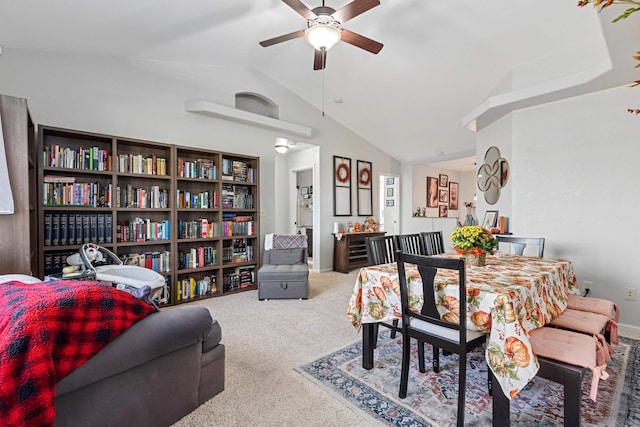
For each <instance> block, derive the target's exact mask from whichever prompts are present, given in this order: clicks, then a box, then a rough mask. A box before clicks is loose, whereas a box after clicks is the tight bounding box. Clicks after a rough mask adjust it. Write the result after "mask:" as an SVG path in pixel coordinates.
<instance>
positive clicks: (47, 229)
mask: <svg viewBox="0 0 640 427" xmlns="http://www.w3.org/2000/svg"><path fill="white" fill-rule="evenodd" d="M52 221H53V214H50V213H47V214H45V215H44V246H51V232H52V230H51V222H52Z"/></svg>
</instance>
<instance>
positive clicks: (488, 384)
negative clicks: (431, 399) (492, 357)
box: [487, 366, 493, 396]
mask: <svg viewBox="0 0 640 427" xmlns="http://www.w3.org/2000/svg"><path fill="white" fill-rule="evenodd" d="M492 376H493V374H492V373H491V368H490V367H489V366H487V391H488V392H489V396H493V381H492V380H491V377H492Z"/></svg>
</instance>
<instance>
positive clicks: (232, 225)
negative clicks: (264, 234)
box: [222, 215, 256, 237]
mask: <svg viewBox="0 0 640 427" xmlns="http://www.w3.org/2000/svg"><path fill="white" fill-rule="evenodd" d="M223 218H224V216H223ZM255 232H256V223H255V221H254V220H253V217H252V216H250V215H243V216H240V215H238V216H234V217H233V218H230V219H223V220H222V235H223V236H224V237H230V236H253V235H254V234H255Z"/></svg>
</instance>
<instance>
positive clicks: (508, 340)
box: [347, 252, 579, 399]
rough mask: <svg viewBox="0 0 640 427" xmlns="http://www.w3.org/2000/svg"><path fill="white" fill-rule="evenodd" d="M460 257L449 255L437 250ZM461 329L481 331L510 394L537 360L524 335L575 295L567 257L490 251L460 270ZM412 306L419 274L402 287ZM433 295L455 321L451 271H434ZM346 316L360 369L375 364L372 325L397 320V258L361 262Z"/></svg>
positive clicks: (416, 306) (412, 271)
mask: <svg viewBox="0 0 640 427" xmlns="http://www.w3.org/2000/svg"><path fill="white" fill-rule="evenodd" d="M438 256H444V257H460V256H461V255H458V254H456V253H446V254H440V255H438ZM405 269H406V270H407V271H406V272H407V277H413V278H416V277H419V274H418V273H417V268H416V266H415V265H413V264H405ZM466 279H467V283H466V295H467V296H466V300H467V301H466V309H467V329H470V330H476V331H481V332H485V333H487V334H488V340H487V345H486V351H485V356H486V360H487V365H488V366H489V368H490V369H491V370H492V371H493V373H494V375H495V378H497V380H498V383H499V384H500V386H501V388H502V391H503V392H504V394H505V396H506V397H508V398H509V399H511V398H512V397H514V396H515V395H517V394H518V392H519V391H520V390H521V389H522V388H523V387H524V386H525V385H526V384H527V383H528V382H529V381H530V380H531V379H532V378H533V377H534V376H535V375H536V372H537V371H538V369H539V365H538V362H537V359H536V356H535V354H534V352H533V351H532V349H531V344H530V342H529V338H528V336H529V332H530V331H532V330H533V329H535V328H539V327H542V326H544V325H545V324H547V323H549V322H550V321H551V320H552V319H553V318H555V317H556V316H558V315H559V314H560V313H562V312H563V311H564V310H565V309H566V307H567V302H568V295H569V294H578V293H579V289H578V283H577V280H576V275H575V273H574V270H573V266H572V264H571V261H569V260H567V259H561V258H537V257H528V256H517V255H511V254H506V253H500V252H496V253H495V254H494V255H487V258H486V265H485V266H481V267H475V266H470V265H467V267H466ZM408 291H409V292H408V293H409V298H408V299H409V305H410V309H411V310H416V311H420V309H421V308H422V304H423V295H422V292H423V291H422V283H421V281H420V279H418V280H411V281H410V284H409V289H408ZM435 293H436V295H435V297H436V302H437V308H438V312H439V313H440V315H441V318H442V319H445V320H447V321H452V322H456V320H457V319H458V315H459V313H460V307H461V304H460V301H459V300H458V296H459V283H458V275H457V271H452V270H443V269H439V270H438V273H437V274H436V277H435ZM347 316H348V318H349V320H350V322H351V323H352V325H353V326H354V327H355V328H356V329H362V366H363V368H365V369H371V368H373V366H374V348H375V343H376V340H377V336H376V335H377V329H378V328H377V326H378V324H379V323H381V322H384V323H391V322H392V321H393V320H396V319H400V318H401V317H402V307H401V303H400V284H399V278H398V269H397V264H396V263H389V264H381V265H374V266H368V267H363V268H361V269H360V271H359V273H358V276H357V279H356V283H355V287H354V289H353V292H352V295H351V298H350V300H349V304H348V307H347Z"/></svg>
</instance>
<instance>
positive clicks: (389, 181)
mask: <svg viewBox="0 0 640 427" xmlns="http://www.w3.org/2000/svg"><path fill="white" fill-rule="evenodd" d="M395 182H396V180H395V178H393V177H391V178H387V185H393V184H395Z"/></svg>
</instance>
